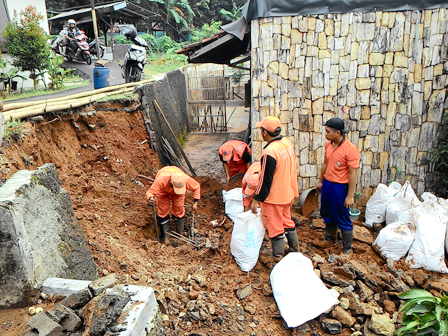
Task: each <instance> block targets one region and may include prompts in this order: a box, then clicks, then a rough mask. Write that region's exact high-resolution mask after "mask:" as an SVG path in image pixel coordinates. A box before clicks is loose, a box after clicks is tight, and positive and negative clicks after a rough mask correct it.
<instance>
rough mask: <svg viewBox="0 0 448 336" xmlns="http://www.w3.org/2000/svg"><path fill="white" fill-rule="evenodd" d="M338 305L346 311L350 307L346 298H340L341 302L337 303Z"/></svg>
mask: <svg viewBox="0 0 448 336" xmlns="http://www.w3.org/2000/svg"><path fill="white" fill-rule="evenodd" d="M339 305H340V306H341V307H342V308H344V309H345V310H347V309H348V308H349V307H350V300H349V299H347V298H341V302H340V303H339Z"/></svg>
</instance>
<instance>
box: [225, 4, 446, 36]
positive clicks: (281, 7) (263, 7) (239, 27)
mask: <svg viewBox="0 0 448 336" xmlns="http://www.w3.org/2000/svg"><path fill="white" fill-rule="evenodd" d="M446 7H448V2H440V1H435V0H423V1H416V0H414V1H412V0H411V1H406V0H394V1H390V0H375V1H372V0H357V1H351V0H249V1H248V2H247V3H246V4H245V5H244V7H243V8H242V12H243V17H242V18H241V19H240V20H238V21H235V22H232V23H230V24H228V25H225V26H222V29H223V30H225V31H226V32H228V33H229V34H232V35H235V36H236V37H238V38H239V39H241V40H242V39H243V37H244V33H245V30H246V24H247V22H250V21H251V20H253V19H257V18H265V17H275V16H296V15H317V14H337V13H348V12H375V11H390V12H393V11H407V10H419V9H420V10H421V9H435V8H446Z"/></svg>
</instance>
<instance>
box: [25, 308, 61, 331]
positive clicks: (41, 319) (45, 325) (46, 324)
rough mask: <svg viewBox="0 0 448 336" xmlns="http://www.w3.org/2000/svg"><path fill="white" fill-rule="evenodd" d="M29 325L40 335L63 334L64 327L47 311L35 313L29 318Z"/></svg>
mask: <svg viewBox="0 0 448 336" xmlns="http://www.w3.org/2000/svg"><path fill="white" fill-rule="evenodd" d="M28 326H29V327H30V328H31V329H35V330H37V331H38V332H39V336H63V335H64V334H63V333H62V327H61V325H60V324H59V323H57V322H55V321H53V320H52V319H51V318H50V317H48V316H47V315H46V314H45V313H40V314H37V315H33V316H31V317H30V319H29V320H28Z"/></svg>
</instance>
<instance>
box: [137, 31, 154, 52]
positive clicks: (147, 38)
mask: <svg viewBox="0 0 448 336" xmlns="http://www.w3.org/2000/svg"><path fill="white" fill-rule="evenodd" d="M139 37H141V38H142V39H144V40H145V41H146V43H148V46H149V49H151V50H153V49H154V46H155V44H156V38H155V36H154V35H152V34H147V33H145V34H141V35H139Z"/></svg>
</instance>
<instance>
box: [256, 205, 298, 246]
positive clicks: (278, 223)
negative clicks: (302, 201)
mask: <svg viewBox="0 0 448 336" xmlns="http://www.w3.org/2000/svg"><path fill="white" fill-rule="evenodd" d="M291 205H292V202H291V203H289V204H271V203H266V202H261V203H260V207H261V215H262V218H263V226H264V228H265V229H266V231H267V232H268V236H269V238H274V237H277V236H278V235H281V234H283V233H285V229H292V228H295V227H296V224H295V223H294V222H293V220H292V219H291Z"/></svg>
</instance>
